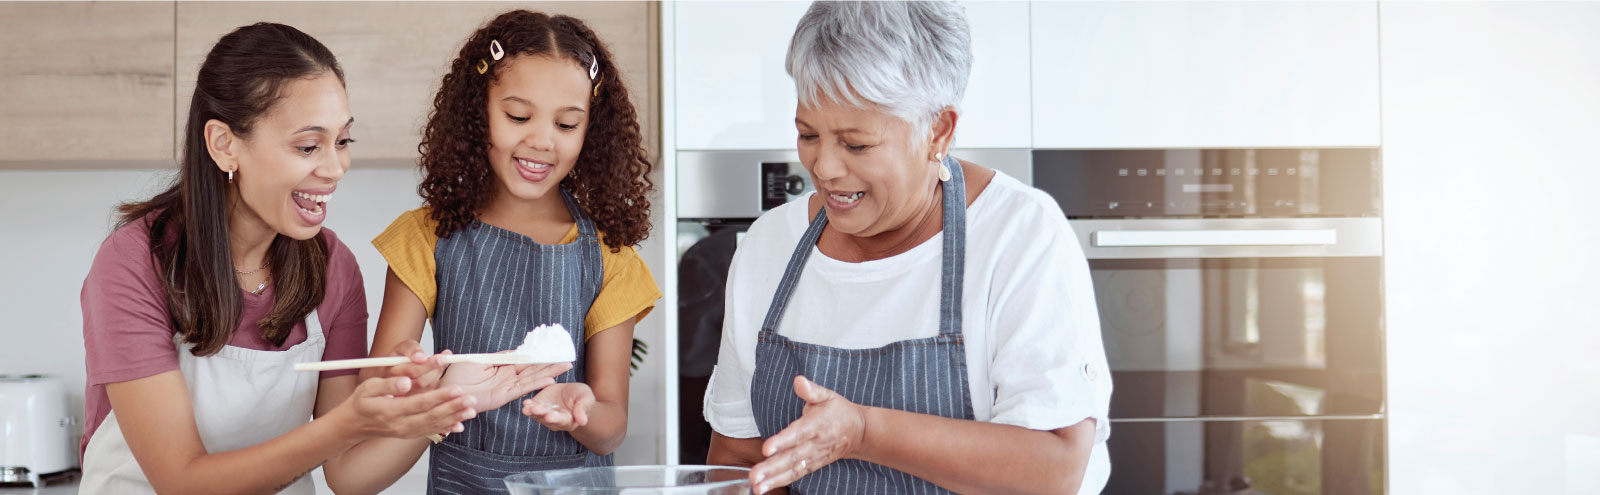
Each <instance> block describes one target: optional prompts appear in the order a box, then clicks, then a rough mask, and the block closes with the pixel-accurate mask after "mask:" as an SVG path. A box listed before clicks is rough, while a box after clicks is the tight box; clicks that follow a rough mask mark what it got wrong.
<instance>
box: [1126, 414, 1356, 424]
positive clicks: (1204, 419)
mask: <svg viewBox="0 0 1600 495" xmlns="http://www.w3.org/2000/svg"><path fill="white" fill-rule="evenodd" d="M1374 419H1383V415H1382V414H1347V415H1333V416H1174V417H1168V418H1111V422H1112V423H1216V422H1241V421H1370V420H1374Z"/></svg>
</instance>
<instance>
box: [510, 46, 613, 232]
mask: <svg viewBox="0 0 1600 495" xmlns="http://www.w3.org/2000/svg"><path fill="white" fill-rule="evenodd" d="M502 65H503V66H502V67H497V68H496V70H495V73H494V74H495V79H494V80H493V81H492V82H491V83H490V84H489V96H488V105H489V108H488V118H489V164H490V166H491V167H492V168H493V169H494V173H495V175H496V176H497V177H498V178H499V181H498V184H497V187H496V188H495V190H496V193H497V194H500V195H506V196H508V197H509V198H513V199H515V200H518V201H535V200H540V199H543V198H549V197H553V196H551V192H552V191H555V190H556V189H557V188H558V187H559V186H560V184H561V180H562V179H563V178H565V177H566V176H567V174H568V173H569V172H571V171H572V167H573V166H574V164H576V163H577V161H578V153H579V152H580V151H582V149H583V138H584V134H585V132H586V131H587V129H588V127H589V95H590V87H591V85H590V82H589V75H588V73H587V72H586V71H585V70H584V69H583V68H581V67H579V66H578V64H577V62H574V61H572V60H570V59H567V58H556V57H552V56H548V55H517V56H513V57H510V58H507V59H506V61H505V62H502Z"/></svg>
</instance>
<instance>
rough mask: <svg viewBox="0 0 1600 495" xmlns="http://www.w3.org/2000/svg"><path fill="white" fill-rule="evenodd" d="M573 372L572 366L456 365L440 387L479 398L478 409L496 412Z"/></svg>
mask: <svg viewBox="0 0 1600 495" xmlns="http://www.w3.org/2000/svg"><path fill="white" fill-rule="evenodd" d="M445 352H449V351H445ZM570 369H572V363H559V364H531V365H484V364H476V363H456V364H452V365H450V367H449V368H448V369H446V370H445V372H444V376H443V377H442V378H440V380H439V386H441V387H460V388H461V390H462V391H463V392H465V393H466V394H467V395H470V396H472V397H476V398H477V399H478V406H477V407H478V409H481V410H484V411H489V410H494V409H499V408H500V406H504V405H506V403H509V402H511V401H513V400H516V399H517V398H518V397H522V396H524V395H528V394H531V393H533V391H535V390H539V389H541V388H545V387H548V386H551V385H554V384H555V383H556V377H557V376H561V374H562V373H566V372H567V370H570Z"/></svg>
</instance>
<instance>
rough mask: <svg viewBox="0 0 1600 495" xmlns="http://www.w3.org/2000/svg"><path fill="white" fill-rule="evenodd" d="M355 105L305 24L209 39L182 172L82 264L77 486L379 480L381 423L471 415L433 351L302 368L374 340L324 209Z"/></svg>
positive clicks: (409, 430) (207, 487)
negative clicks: (373, 364)
mask: <svg viewBox="0 0 1600 495" xmlns="http://www.w3.org/2000/svg"><path fill="white" fill-rule="evenodd" d="M352 123H354V119H353V118H352V117H351V116H350V109H349V104H348V101H347V100H346V95H345V87H344V75H343V73H342V72H341V70H340V68H339V64H338V62H337V61H336V60H335V59H334V57H333V54H332V53H330V52H329V51H328V49H327V48H326V47H324V46H323V45H322V44H321V43H319V42H317V40H315V39H313V38H312V37H310V36H308V35H306V34H305V33H302V32H300V31H298V30H296V29H294V28H292V27H289V26H284V25H281V24H268V23H261V24H255V25H251V26H245V27H241V28H239V29H237V30H235V31H233V32H232V33H229V34H228V35H226V36H223V37H222V39H221V40H219V41H218V42H217V44H216V46H214V47H213V48H212V49H211V51H210V53H209V54H208V55H207V56H206V59H205V62H204V63H203V64H202V65H201V67H200V74H199V78H198V81H197V84H196V86H195V91H194V96H193V99H192V100H191V104H190V107H189V116H188V122H187V128H186V131H185V133H184V146H183V157H182V162H181V163H180V169H179V171H178V176H177V180H176V182H175V184H174V185H173V186H172V187H171V188H170V189H168V190H166V191H165V192H162V193H161V194H158V195H156V196H155V197H154V198H153V199H150V200H149V201H145V202H140V203H133V204H127V205H123V207H122V208H121V211H120V213H121V225H120V226H119V227H118V228H117V229H116V231H115V232H113V233H112V234H111V235H110V237H108V238H107V239H106V240H105V242H104V243H103V244H102V245H101V247H100V251H99V253H98V254H97V255H96V256H95V260H94V265H93V267H92V268H91V269H90V271H89V275H88V277H87V278H86V279H85V280H84V285H83V293H82V304H83V322H84V324H83V337H84V347H85V351H86V354H87V357H88V359H87V369H88V370H87V371H88V377H89V380H88V383H87V391H86V401H85V416H86V417H87V418H88V421H87V425H86V428H85V434H84V437H83V442H82V445H81V447H80V448H81V449H83V450H82V452H83V484H82V487H81V489H82V490H83V492H84V493H116V494H126V493H152V492H162V493H236V492H248V493H262V492H279V491H282V492H285V493H311V492H312V491H313V489H312V484H311V482H310V480H309V479H307V478H305V474H306V473H308V472H309V471H311V470H312V469H315V468H316V467H318V466H325V467H326V474H327V479H328V484H329V485H330V486H331V487H333V488H334V490H335V491H337V492H375V491H377V490H381V489H383V488H384V487H386V486H388V485H389V484H390V483H392V482H393V481H394V480H395V479H396V478H397V477H398V476H399V474H401V473H404V469H398V470H396V469H388V467H389V466H394V465H397V464H398V462H396V461H394V460H393V458H392V454H391V453H390V452H391V451H392V450H393V448H392V446H391V445H388V442H403V441H406V440H403V439H411V438H420V437H423V436H426V435H429V434H435V433H440V432H446V431H450V430H459V429H461V422H462V421H465V420H466V419H468V418H471V417H473V415H474V414H475V411H474V406H475V405H477V404H479V403H480V402H482V401H483V398H482V397H481V396H480V395H479V394H478V392H476V391H474V390H472V387H471V386H468V387H466V388H467V390H463V387H458V386H439V383H440V382H441V380H440V374H441V373H440V372H439V369H440V365H439V364H438V360H428V359H426V358H425V357H424V356H421V355H420V354H415V355H413V364H409V365H403V366H400V367H396V369H392V370H390V371H391V375H403V376H393V377H391V378H383V379H372V380H367V381H365V382H360V383H359V384H358V383H357V377H356V375H355V374H354V372H353V371H331V372H323V373H321V374H320V375H317V374H314V373H296V372H294V371H293V365H294V364H295V363H300V362H309V361H319V360H322V359H325V358H326V359H339V358H355V357H365V355H366V330H367V328H366V322H367V311H366V299H365V297H364V295H363V294H364V292H363V289H362V283H361V275H360V272H359V270H358V269H357V267H356V260H355V257H354V255H352V254H351V252H350V250H349V248H347V247H345V245H344V244H343V243H341V242H339V239H338V238H337V237H336V236H334V234H333V232H332V231H329V230H326V229H323V228H322V222H323V220H324V219H325V218H326V216H327V210H326V208H327V204H328V202H329V200H330V199H331V197H332V196H333V193H334V189H335V187H336V186H337V185H338V182H339V179H340V178H341V177H343V176H344V173H345V171H346V170H348V169H349V167H350V156H349V151H348V148H347V147H348V146H349V144H350V143H351V142H353V141H354V140H353V139H351V138H350V127H351V124H352ZM445 381H448V380H445ZM546 381H548V378H546ZM312 418H315V419H312Z"/></svg>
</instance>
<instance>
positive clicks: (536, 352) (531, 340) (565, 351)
mask: <svg viewBox="0 0 1600 495" xmlns="http://www.w3.org/2000/svg"><path fill="white" fill-rule="evenodd" d="M511 352H513V353H516V354H521V355H524V356H529V357H530V358H531V359H532V360H533V362H535V363H570V362H573V361H576V360H577V359H578V351H577V349H574V348H573V347H572V334H570V333H567V329H566V328H563V327H562V326H561V324H560V323H554V324H549V325H539V326H538V327H536V328H534V329H533V330H530V331H529V332H528V336H527V337H524V338H523V339H522V345H519V346H517V350H515V351H511Z"/></svg>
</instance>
